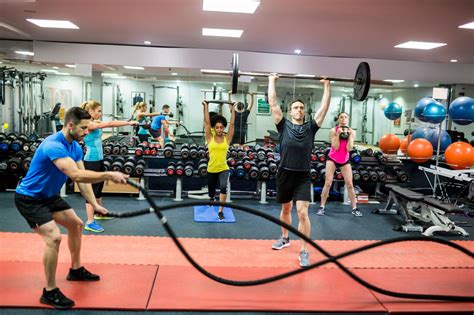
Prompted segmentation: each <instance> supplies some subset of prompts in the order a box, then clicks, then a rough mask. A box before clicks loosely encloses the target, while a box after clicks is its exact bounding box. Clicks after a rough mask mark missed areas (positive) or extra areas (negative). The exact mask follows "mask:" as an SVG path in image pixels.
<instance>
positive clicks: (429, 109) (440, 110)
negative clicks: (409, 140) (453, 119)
mask: <svg viewBox="0 0 474 315" xmlns="http://www.w3.org/2000/svg"><path fill="white" fill-rule="evenodd" d="M423 117H424V119H425V120H426V121H427V122H429V123H432V124H439V123H440V122H442V121H443V120H444V118H445V117H446V108H444V106H443V104H441V103H438V102H434V103H429V104H428V105H426V106H425V109H423Z"/></svg>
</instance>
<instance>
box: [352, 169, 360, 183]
mask: <svg viewBox="0 0 474 315" xmlns="http://www.w3.org/2000/svg"><path fill="white" fill-rule="evenodd" d="M360 178H361V176H360V173H359V171H357V170H352V179H353V180H355V181H359V180H360Z"/></svg>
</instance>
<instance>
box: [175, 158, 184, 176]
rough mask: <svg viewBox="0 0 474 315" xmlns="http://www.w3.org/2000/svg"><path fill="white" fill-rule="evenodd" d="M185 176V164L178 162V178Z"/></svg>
mask: <svg viewBox="0 0 474 315" xmlns="http://www.w3.org/2000/svg"><path fill="white" fill-rule="evenodd" d="M183 175H184V162H183V161H178V162H176V176H183Z"/></svg>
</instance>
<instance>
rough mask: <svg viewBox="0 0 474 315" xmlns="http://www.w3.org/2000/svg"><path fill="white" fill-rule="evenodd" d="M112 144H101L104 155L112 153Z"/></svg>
mask: <svg viewBox="0 0 474 315" xmlns="http://www.w3.org/2000/svg"><path fill="white" fill-rule="evenodd" d="M113 147H114V146H113V145H112V144H111V143H107V144H104V145H103V147H102V148H103V151H104V155H110V154H112V148H113Z"/></svg>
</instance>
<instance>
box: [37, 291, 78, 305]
mask: <svg viewBox="0 0 474 315" xmlns="http://www.w3.org/2000/svg"><path fill="white" fill-rule="evenodd" d="M40 303H43V304H47V305H51V306H53V307H54V308H58V309H66V308H71V307H73V306H74V301H73V300H71V299H68V298H67V297H66V296H65V295H64V294H63V293H62V292H61V291H59V288H56V289H53V290H51V291H46V289H43V295H41V298H40Z"/></svg>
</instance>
